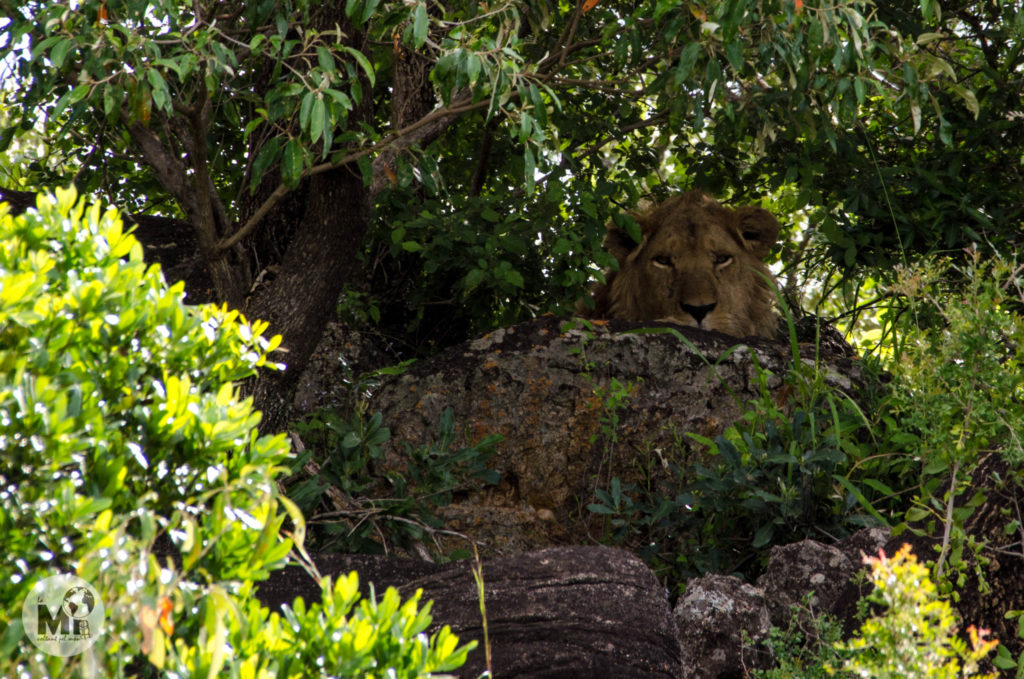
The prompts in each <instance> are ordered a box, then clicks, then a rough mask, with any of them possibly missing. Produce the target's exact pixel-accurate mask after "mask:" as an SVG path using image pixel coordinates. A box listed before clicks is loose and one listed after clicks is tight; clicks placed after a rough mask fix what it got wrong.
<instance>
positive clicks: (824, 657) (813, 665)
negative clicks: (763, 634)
mask: <svg viewBox="0 0 1024 679" xmlns="http://www.w3.org/2000/svg"><path fill="white" fill-rule="evenodd" d="M810 598H811V596H810V595H808V596H807V597H805V600H804V601H803V602H802V603H801V604H800V605H799V606H797V605H793V606H791V607H790V617H789V622H788V624H787V626H786V629H781V628H779V627H772V628H771V629H770V630H769V632H768V639H767V640H766V641H765V642H764V646H765V648H766V649H767V650H768V651H769V652H770V653H771V655H772V658H774V660H775V666H774V667H772V668H771V669H767V670H755V671H754V672H753V676H754V677H756V678H757V679H825V677H829V676H832V675H833V674H834V672H832V671H830V668H831V667H835V666H836V665H837V664H838V661H839V659H840V654H839V651H837V650H836V648H835V645H836V644H837V643H839V642H840V640H841V639H842V635H843V626H842V624H841V623H840V622H839V621H837V620H836V619H835V618H833V617H832V616H830V615H828V614H819V613H817V612H815V611H814V610H812V609H811V607H810V605H809V603H808V600H809V599H810Z"/></svg>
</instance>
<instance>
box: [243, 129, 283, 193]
mask: <svg viewBox="0 0 1024 679" xmlns="http://www.w3.org/2000/svg"><path fill="white" fill-rule="evenodd" d="M280 153H281V139H280V138H279V137H273V138H271V139H269V140H268V141H267V143H265V144H264V145H263V148H261V149H260V150H259V153H257V154H256V159H255V160H254V161H253V162H252V182H251V184H250V186H249V189H250V191H253V192H255V191H256V187H257V186H259V183H260V180H261V179H262V178H263V175H264V174H266V172H267V170H268V169H270V168H271V167H272V166H273V165H274V163H276V162H277V160H278V158H279V157H280Z"/></svg>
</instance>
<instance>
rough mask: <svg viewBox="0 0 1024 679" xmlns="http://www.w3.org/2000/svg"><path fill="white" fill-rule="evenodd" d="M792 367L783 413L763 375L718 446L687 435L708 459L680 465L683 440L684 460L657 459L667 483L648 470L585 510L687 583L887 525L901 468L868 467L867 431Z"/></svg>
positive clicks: (843, 403) (812, 376)
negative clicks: (790, 548)
mask: <svg viewBox="0 0 1024 679" xmlns="http://www.w3.org/2000/svg"><path fill="white" fill-rule="evenodd" d="M795 366H796V367H794V368H792V369H791V370H790V372H789V374H788V375H786V376H784V380H785V385H786V386H784V387H782V389H781V392H780V393H782V394H785V395H786V401H785V402H781V403H780V402H777V401H776V398H775V395H774V393H773V392H771V391H770V390H769V389H768V381H769V379H774V378H773V376H771V375H770V374H769V373H768V372H767V371H765V370H763V369H758V375H759V380H760V392H761V393H760V397H759V398H757V399H755V400H753V401H752V402H750V403H747V404H745V408H746V410H745V414H744V418H743V420H741V421H740V422H738V423H736V424H735V425H733V426H731V427H729V428H727V429H726V431H725V433H724V434H722V435H720V436H718V437H716V438H715V439H714V440H711V439H707V438H704V437H700V436H696V435H694V434H689V435H688V438H691V439H693V440H695V441H696V442H697V443H699V444H700V445H701V447H702V450H703V451H704V452H701V453H697V454H696V455H693V454H687V453H685V448H686V447H687V446H688V444H687V443H686V442H684V441H680V443H679V451H678V453H679V455H677V456H670V455H668V456H667V455H662V463H663V464H667V470H668V473H667V474H664V475H662V474H659V473H657V470H658V467H659V466H660V465H657V463H656V461H655V460H651V461H650V462H649V463H647V466H646V467H645V468H648V467H649V468H650V478H649V479H648V480H647V481H646V482H644V483H632V484H623V483H622V481H621V480H620V479H618V478H614V479H611V480H610V482H609V484H608V485H607V486H606V487H604V488H598V489H597V490H596V491H595V497H596V500H597V501H596V502H593V503H591V504H590V505H588V509H589V510H590V511H591V512H595V513H597V514H599V515H601V516H603V517H605V520H606V525H607V527H608V534H607V536H606V537H607V538H608V539H610V540H611V541H613V542H615V543H617V544H626V545H629V546H631V547H632V548H635V549H636V550H637V551H638V552H639V553H640V554H641V555H642V556H643V557H644V558H645V559H647V561H648V562H649V563H651V565H652V566H653V567H654V568H655V569H656V570H659V571H663V572H664V574H665V576H666V578H667V580H668V581H669V582H671V583H677V582H683V581H684V580H685V579H686V577H688V576H690V575H692V574H694V573H705V572H735V571H740V572H743V573H746V574H748V575H753V574H756V573H757V572H758V570H759V569H760V568H761V566H762V565H763V562H764V560H765V559H766V558H767V552H768V549H769V548H770V547H771V545H773V544H784V543H786V542H791V541H794V540H799V539H802V538H805V537H810V536H818V535H823V534H824V535H831V536H835V535H839V534H842V533H844V532H846V531H848V530H850V529H853V528H857V527H862V526H865V525H875V524H885V523H887V522H888V520H887V519H886V517H885V516H884V515H883V514H882V512H885V513H886V514H888V513H889V512H891V511H892V510H893V509H894V507H893V506H892V505H891V504H890V501H889V499H888V498H886V497H884V495H885V494H890V493H891V491H890V490H889V487H888V485H886V483H884V482H883V480H884V481H888V482H889V483H893V484H897V483H902V481H901V480H900V479H901V477H902V475H904V474H905V473H906V469H904V465H903V464H892V462H891V460H888V459H886V458H879V457H876V456H874V455H873V453H874V452H875V445H876V443H875V441H874V440H872V439H871V437H870V435H869V432H870V430H871V428H872V427H873V426H874V423H873V422H871V421H869V420H867V419H866V418H865V416H864V413H863V411H862V410H861V409H860V408H859V407H858V406H857V405H856V404H854V403H853V402H852V401H851V400H850V399H849V398H848V397H847V396H845V395H844V394H842V393H841V392H839V391H838V390H837V389H836V388H835V387H832V386H830V385H828V384H826V383H825V382H824V380H823V378H822V373H821V372H820V371H819V370H818V369H817V368H816V367H814V366H808V365H806V364H804V363H803V362H802V361H798V362H797V363H796V364H795ZM865 410H869V411H870V410H871V408H870V407H868V408H865ZM882 412H885V411H884V410H882ZM875 505H877V507H876V506H875ZM898 506H899V505H896V507H898Z"/></svg>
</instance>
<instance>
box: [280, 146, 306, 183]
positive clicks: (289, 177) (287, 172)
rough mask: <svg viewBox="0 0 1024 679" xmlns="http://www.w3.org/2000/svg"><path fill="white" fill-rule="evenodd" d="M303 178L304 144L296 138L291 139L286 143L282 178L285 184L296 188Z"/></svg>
mask: <svg viewBox="0 0 1024 679" xmlns="http://www.w3.org/2000/svg"><path fill="white" fill-rule="evenodd" d="M300 179H302V144H300V143H299V142H298V140H296V139H289V140H288V143H287V144H285V147H284V154H283V156H282V157H281V180H282V181H283V182H284V184H285V186H288V187H290V188H295V187H296V186H298V185H299V180H300Z"/></svg>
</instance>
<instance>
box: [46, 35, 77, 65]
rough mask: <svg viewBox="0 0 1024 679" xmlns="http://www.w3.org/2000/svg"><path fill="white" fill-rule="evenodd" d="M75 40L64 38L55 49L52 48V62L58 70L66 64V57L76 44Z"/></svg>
mask: <svg viewBox="0 0 1024 679" xmlns="http://www.w3.org/2000/svg"><path fill="white" fill-rule="evenodd" d="M74 44H75V43H74V42H73V41H72V40H70V39H67V38H65V39H62V40H60V41H59V42H57V43H56V44H55V45H54V46H53V49H52V50H50V63H51V64H53V67H54V68H56V69H57V70H60V68H61V66H63V65H64V59H65V58H66V57H67V55H68V51H69V50H70V49H71V48H72V47H73V46H74Z"/></svg>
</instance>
